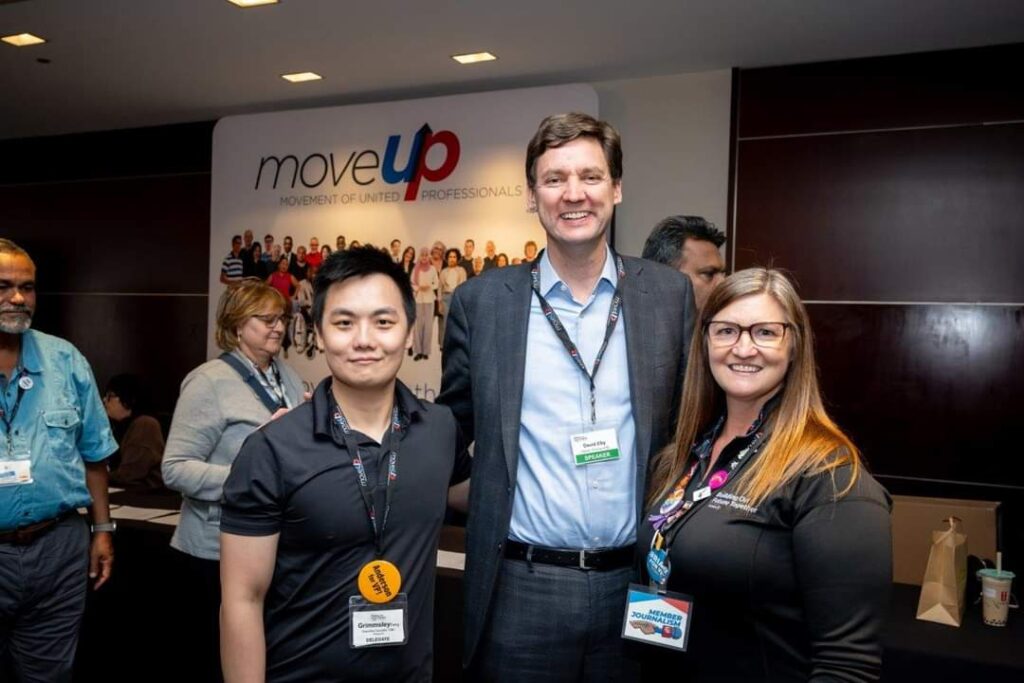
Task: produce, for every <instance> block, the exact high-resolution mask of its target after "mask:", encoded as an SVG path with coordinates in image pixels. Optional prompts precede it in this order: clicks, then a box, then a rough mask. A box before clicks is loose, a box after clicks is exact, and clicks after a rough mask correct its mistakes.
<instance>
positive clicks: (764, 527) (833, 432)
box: [631, 268, 892, 683]
mask: <svg viewBox="0 0 1024 683" xmlns="http://www.w3.org/2000/svg"><path fill="white" fill-rule="evenodd" d="M701 315H702V319H701V324H700V326H699V327H698V328H697V329H696V330H695V331H694V336H693V341H692V344H691V348H690V357H689V362H688V364H687V368H686V377H685V382H684V387H685V388H684V390H683V396H682V401H681V408H680V411H679V417H678V422H677V426H676V432H675V438H674V441H673V444H672V445H670V446H669V447H668V448H667V449H666V450H665V451H664V452H663V453H662V454H661V455H660V456H659V459H658V460H657V461H656V463H655V465H654V468H653V470H652V472H651V476H650V479H649V482H648V497H647V506H648V510H647V514H646V515H645V517H644V519H642V520H641V523H640V525H639V532H638V548H639V554H640V556H641V558H642V561H641V564H642V565H643V579H644V581H643V584H642V586H641V587H638V591H639V592H638V593H636V594H635V595H634V597H638V598H640V599H641V603H637V604H642V600H643V599H649V600H651V601H652V602H651V603H648V604H654V603H655V602H656V601H657V600H658V599H663V598H669V599H673V598H678V599H681V600H690V601H692V602H691V606H690V608H689V611H688V616H687V618H686V619H685V620H683V623H673V624H670V625H669V626H670V628H668V630H667V631H663V632H659V631H654V634H655V638H656V639H659V642H660V643H661V644H667V645H669V646H670V647H671V646H672V645H676V646H678V645H679V644H681V643H682V642H684V641H685V643H686V651H685V652H678V651H677V652H672V651H671V650H670V649H669V648H657V647H648V646H641V647H644V648H645V651H646V653H647V656H645V657H644V661H645V663H647V664H650V666H651V668H652V670H654V669H656V667H663V666H665V665H670V666H672V667H673V669H672V670H675V671H679V672H680V673H681V674H682V675H683V676H684V679H685V680H692V681H715V683H722V682H723V681H744V682H746V683H750V682H757V681H825V680H829V681H832V680H843V681H872V680H877V679H878V678H879V676H880V672H881V643H880V639H879V636H880V633H881V628H882V623H883V619H884V617H885V614H886V609H887V605H888V597H889V587H890V583H891V580H892V579H891V566H892V559H891V540H890V535H891V532H890V525H889V508H890V500H889V496H888V494H887V493H886V491H885V489H883V488H882V487H881V486H880V485H879V484H878V482H877V481H875V479H874V478H873V477H872V476H871V475H870V474H869V473H868V472H867V471H866V469H865V468H864V465H863V463H862V462H861V459H860V455H859V453H858V451H857V448H856V447H855V446H854V445H853V443H852V442H851V441H850V439H849V438H848V437H847V436H846V435H845V434H844V433H843V432H842V431H841V430H840V428H839V427H838V426H837V425H836V424H835V423H834V422H833V421H832V420H831V419H830V418H829V416H828V415H827V414H826V412H825V409H824V406H823V404H822V399H821V395H820V392H819V389H818V380H817V369H816V367H815V362H814V350H813V343H812V337H811V328H810V322H809V320H808V316H807V311H806V309H805V308H804V305H803V303H802V302H801V301H800V298H799V297H798V296H797V294H796V291H795V289H794V287H793V285H792V283H791V282H790V281H789V279H787V278H786V276H785V275H783V274H782V273H781V272H779V271H777V270H772V269H764V268H752V269H749V270H743V271H740V272H738V273H734V274H733V275H731V276H729V277H728V278H726V279H725V281H724V282H722V283H721V284H720V285H718V287H716V288H715V289H714V290H713V291H712V292H711V294H710V296H709V297H708V300H707V303H706V304H705V306H704V309H703V311H702V313H701ZM659 604H660V603H659ZM676 604H677V605H679V604H682V603H676ZM631 605H632V603H631ZM669 611H670V610H669ZM631 613H633V614H647V613H651V614H655V615H656V616H660V615H659V613H658V612H644V611H642V610H641V611H639V612H631ZM634 621H636V622H637V624H636V627H637V628H642V627H643V624H641V623H640V622H641V621H643V619H634ZM653 626H655V627H657V626H659V624H653ZM666 657H667V658H668V659H669V660H671V661H669V662H666V661H665V658H666Z"/></svg>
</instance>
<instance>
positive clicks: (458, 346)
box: [437, 256, 695, 666]
mask: <svg viewBox="0 0 1024 683" xmlns="http://www.w3.org/2000/svg"><path fill="white" fill-rule="evenodd" d="M623 262H624V265H625V269H626V277H625V279H624V280H623V282H622V295H623V303H622V316H623V317H622V320H623V321H624V322H625V331H626V353H627V356H628V359H629V385H630V387H629V389H630V396H631V401H632V404H633V419H634V420H635V422H636V451H637V458H636V467H637V477H636V481H637V491H636V499H637V519H638V520H639V519H642V517H641V514H642V507H643V495H644V485H645V482H646V479H647V477H646V473H647V468H648V463H649V461H650V458H651V456H652V455H653V454H656V453H657V452H658V451H659V450H660V449H661V448H662V447H663V446H664V445H665V444H666V443H668V441H669V440H670V439H671V438H672V429H673V428H674V422H675V416H676V411H677V408H678V400H679V395H680V390H681V388H682V376H683V371H684V370H685V368H686V354H687V352H688V350H689V342H690V335H691V332H692V330H693V322H694V318H695V313H694V312H695V307H694V303H693V290H692V287H691V285H690V281H689V279H688V278H686V277H685V276H684V275H682V274H680V273H679V272H678V271H676V270H673V269H671V268H668V267H666V266H663V265H661V264H657V263H652V262H650V261H643V260H641V259H637V258H632V257H628V256H624V257H623ZM531 298H532V291H531V289H530V269H529V264H523V265H521V266H514V267H508V268H496V269H492V270H489V271H487V272H486V273H484V274H482V275H481V276H480V277H476V278H473V279H472V280H470V281H469V282H466V283H465V284H463V285H461V286H459V288H458V289H456V290H455V294H454V296H453V298H452V302H451V307H450V311H449V314H448V323H447V327H446V330H445V341H444V358H443V376H442V379H441V394H440V395H439V396H438V398H437V402H438V403H443V404H445V405H448V406H449V407H451V409H452V412H453V413H454V414H455V417H456V419H457V420H458V422H459V426H460V427H461V428H462V431H463V433H464V434H465V435H466V437H467V438H468V439H469V440H471V441H475V443H476V445H475V448H474V457H473V476H472V484H471V486H470V504H469V521H468V525H467V530H466V531H467V533H466V571H465V578H464V584H465V585H464V588H465V606H466V609H465V633H464V637H465V642H464V649H463V663H464V664H466V665H467V666H468V664H469V663H470V662H471V661H472V658H473V654H474V652H475V650H476V646H477V643H478V642H479V640H480V634H481V633H482V631H483V629H484V626H485V625H486V623H487V619H488V618H489V615H488V611H489V609H488V608H489V606H490V604H491V595H492V593H493V590H494V584H495V580H496V578H497V575H498V568H499V566H500V563H501V559H502V554H503V552H504V548H505V539H506V537H507V536H508V529H509V522H510V520H511V517H512V497H513V495H514V493H515V488H516V468H517V466H518V460H519V420H520V415H521V410H522V399H523V376H524V371H525V367H526V335H527V323H528V321H529V311H530V303H531ZM542 360H543V359H531V362H542Z"/></svg>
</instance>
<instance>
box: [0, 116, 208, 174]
mask: <svg viewBox="0 0 1024 683" xmlns="http://www.w3.org/2000/svg"><path fill="white" fill-rule="evenodd" d="M215 123H216V122H215V121H200V122H198V123H180V124H175V125H171V126H154V127H150V128H129V129H125V130H111V131H99V132H95V133H75V134H74V135H53V136H49V137H38V138H22V139H13V140H0V158H2V159H3V160H4V164H3V165H0V185H9V184H24V183H40V182H57V181H62V180H84V179H96V178H125V177H138V176H147V175H154V176H166V175H174V174H179V173H195V172H206V173H209V171H210V163H211V159H210V155H211V154H212V150H213V127H214V124H215Z"/></svg>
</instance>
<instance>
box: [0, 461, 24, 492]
mask: <svg viewBox="0 0 1024 683" xmlns="http://www.w3.org/2000/svg"><path fill="white" fill-rule="evenodd" d="M31 483H32V462H31V461H30V460H0V486H17V485H20V484H31Z"/></svg>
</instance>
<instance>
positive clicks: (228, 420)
mask: <svg viewBox="0 0 1024 683" xmlns="http://www.w3.org/2000/svg"><path fill="white" fill-rule="evenodd" d="M275 362H276V363H277V367H278V370H279V371H280V373H281V384H282V385H283V386H284V390H285V395H286V396H287V398H288V403H289V405H293V406H294V405H298V404H299V403H300V402H301V401H302V393H303V384H302V380H301V379H299V376H298V375H297V374H296V373H295V371H294V370H292V369H291V368H290V367H289V366H288V365H287V364H286V363H283V362H281V361H279V360H278V361H275ZM269 419H270V412H269V411H268V410H267V409H266V407H264V405H263V403H262V402H261V401H260V399H259V398H258V397H257V396H256V395H255V394H254V393H253V390H252V389H251V388H250V387H249V385H248V384H246V383H245V382H244V381H243V380H242V378H241V377H240V376H239V374H238V373H237V372H236V371H235V370H234V368H232V367H230V366H229V365H228V364H227V363H225V362H224V361H222V360H219V359H216V358H215V359H213V360H211V361H207V362H205V363H203V364H202V365H200V366H199V367H197V368H196V369H195V370H193V371H192V372H190V373H189V374H188V376H187V377H185V381H183V382H182V383H181V395H180V396H179V397H178V404H177V406H175V408H174V419H173V420H172V421H171V430H170V433H169V434H168V435H167V446H166V448H165V449H164V459H163V464H162V466H161V472H162V473H163V477H164V483H165V485H166V486H167V488H170V489H174V490H175V491H180V492H181V494H182V504H181V520H180V521H179V522H178V528H177V529H175V530H174V536H173V537H172V538H171V546H173V547H174V548H177V549H178V550H180V551H182V552H184V553H188V554H189V555H193V556H195V557H200V558H203V559H206V560H217V559H220V538H219V536H220V499H221V495H222V493H223V486H224V480H225V479H227V477H228V472H229V471H230V469H231V463H232V462H234V460H235V456H236V455H238V450H239V449H240V448H241V447H242V442H243V441H245V438H246V437H247V436H249V435H250V434H252V433H253V432H254V431H256V429H257V428H258V427H259V426H260V425H262V424H264V423H266V422H267V421H268V420H269Z"/></svg>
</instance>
